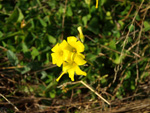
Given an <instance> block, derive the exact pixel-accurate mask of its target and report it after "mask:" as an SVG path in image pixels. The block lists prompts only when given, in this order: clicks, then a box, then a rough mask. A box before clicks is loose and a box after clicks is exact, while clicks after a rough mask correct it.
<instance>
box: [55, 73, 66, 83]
mask: <svg viewBox="0 0 150 113" xmlns="http://www.w3.org/2000/svg"><path fill="white" fill-rule="evenodd" d="M65 73H66V72H62V73H61V75H60V76H59V77H58V78H57V79H56V81H57V82H58V81H59V80H60V78H61V77H62V76H63V75H64V74H65Z"/></svg>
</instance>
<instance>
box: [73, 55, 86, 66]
mask: <svg viewBox="0 0 150 113" xmlns="http://www.w3.org/2000/svg"><path fill="white" fill-rule="evenodd" d="M83 58H84V57H83V56H82V55H78V54H76V55H75V57H74V62H75V63H76V64H78V65H84V64H85V63H86V61H85V60H83Z"/></svg>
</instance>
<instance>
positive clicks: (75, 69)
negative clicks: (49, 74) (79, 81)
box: [56, 62, 87, 82]
mask: <svg viewBox="0 0 150 113" xmlns="http://www.w3.org/2000/svg"><path fill="white" fill-rule="evenodd" d="M67 72H68V73H69V77H70V78H71V80H72V81H74V74H75V73H76V74H77V75H84V76H86V75H87V74H86V72H84V71H82V70H81V69H80V68H79V66H78V65H77V64H76V63H75V62H64V63H63V72H62V74H61V75H60V76H59V77H58V78H57V79H56V81H57V82H58V81H59V80H60V78H61V77H62V76H63V75H64V74H65V73H67Z"/></svg>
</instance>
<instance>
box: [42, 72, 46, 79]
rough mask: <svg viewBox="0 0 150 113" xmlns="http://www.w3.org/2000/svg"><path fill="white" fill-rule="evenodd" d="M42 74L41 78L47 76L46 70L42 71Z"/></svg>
mask: <svg viewBox="0 0 150 113" xmlns="http://www.w3.org/2000/svg"><path fill="white" fill-rule="evenodd" d="M41 74H42V76H41V79H44V78H46V77H47V73H46V71H42V72H41Z"/></svg>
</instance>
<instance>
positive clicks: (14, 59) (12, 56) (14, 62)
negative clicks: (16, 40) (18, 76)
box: [7, 50, 19, 65]
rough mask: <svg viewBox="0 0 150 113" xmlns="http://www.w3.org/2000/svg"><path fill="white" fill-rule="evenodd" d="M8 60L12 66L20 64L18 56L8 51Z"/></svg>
mask: <svg viewBox="0 0 150 113" xmlns="http://www.w3.org/2000/svg"><path fill="white" fill-rule="evenodd" d="M7 58H8V60H9V61H10V63H11V64H12V65H17V64H18V63H19V60H18V58H17V56H16V55H15V53H13V52H12V51H11V50H8V51H7Z"/></svg>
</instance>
